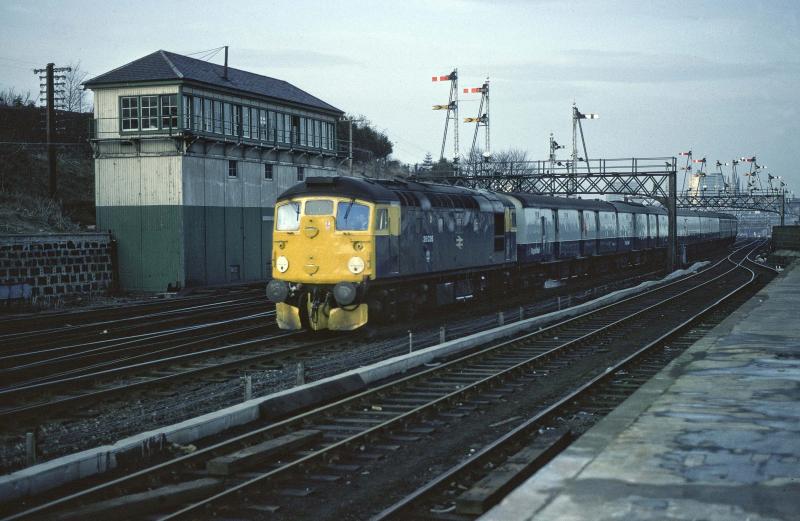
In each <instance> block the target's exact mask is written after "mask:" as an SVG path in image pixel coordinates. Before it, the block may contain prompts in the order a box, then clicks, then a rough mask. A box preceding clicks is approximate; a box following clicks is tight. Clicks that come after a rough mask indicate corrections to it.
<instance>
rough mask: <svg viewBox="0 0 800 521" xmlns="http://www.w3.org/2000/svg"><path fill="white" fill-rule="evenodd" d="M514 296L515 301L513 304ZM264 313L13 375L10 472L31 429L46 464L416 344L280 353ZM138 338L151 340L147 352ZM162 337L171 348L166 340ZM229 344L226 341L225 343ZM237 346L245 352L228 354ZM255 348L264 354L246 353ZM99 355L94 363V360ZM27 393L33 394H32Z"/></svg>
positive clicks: (373, 342) (542, 297)
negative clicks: (241, 334)
mask: <svg viewBox="0 0 800 521" xmlns="http://www.w3.org/2000/svg"><path fill="white" fill-rule="evenodd" d="M657 274H658V273H657V272H652V271H647V268H646V267H640V268H635V269H632V270H627V271H626V276H625V277H624V279H622V278H621V277H619V276H617V275H611V274H609V275H607V276H605V277H603V278H601V279H600V280H598V281H595V283H594V285H592V287H588V285H587V284H588V281H587V280H584V279H578V280H576V281H569V282H570V283H569V284H568V285H565V286H561V287H558V288H556V289H552V290H547V291H546V292H545V294H537V295H536V297H537V298H535V299H534V300H533V302H531V300H530V299H531V296H530V295H525V296H521V297H520V298H518V299H517V300H518V304H519V305H512V306H511V307H506V308H505V309H503V313H501V314H500V315H501V318H500V320H502V316H504V317H505V320H506V321H509V322H510V321H514V320H521V319H522V318H524V317H530V316H535V315H539V314H542V313H547V312H549V311H555V310H557V309H561V307H566V306H569V305H573V304H577V303H580V302H582V301H586V300H591V299H592V298H595V297H596V296H599V295H602V294H605V293H608V292H610V291H613V290H616V289H620V288H621V287H629V286H632V285H634V284H635V283H636V282H638V281H641V280H647V279H650V278H652V277H653V276H655V275H657ZM546 295H550V296H549V297H548V296H546ZM513 303H514V302H513V300H512V302H510V303H507V306H508V304H513ZM494 306H496V304H493V303H491V302H485V303H483V304H480V305H473V306H471V307H470V310H471V311H473V312H474V314H471V315H470V316H469V317H464V316H463V313H461V312H460V309H462V308H459V307H457V308H454V309H453V310H452V311H450V312H448V313H447V315H449V323H448V324H447V328H446V331H445V328H443V327H442V328H440V327H439V325H440V324H441V322H439V321H438V320H437V319H436V318H434V319H431V318H428V319H426V320H423V321H421V322H420V323H418V324H417V327H415V331H414V337H413V349H414V350H416V349H422V348H424V347H427V346H430V345H435V344H437V343H439V342H441V341H442V340H443V339H444V338H448V339H449V338H456V337H459V336H463V335H467V334H470V333H474V332H477V331H481V330H483V329H487V328H491V327H493V326H494V325H496V324H497V323H498V313H497V311H499V310H498V309H497V308H496V307H494ZM492 308H493V309H492ZM501 309H502V308H501ZM447 315H446V316H447ZM457 317H460V318H457ZM241 318H246V317H241ZM236 320H237V319H234V321H236ZM259 320H263V319H258V318H256V320H255V321H256V324H254V325H252V326H247V325H246V324H244V325H242V326H241V327H242V328H243V329H250V330H251V331H249V332H245V334H249V335H250V336H252V337H253V338H247V337H245V338H243V339H241V340H238V341H235V342H234V341H233V337H234V335H236V334H237V330H235V329H224V332H222V333H215V332H214V331H212V330H211V328H208V327H205V326H206V324H199V325H191V326H187V327H185V328H184V327H181V328H176V329H175V330H167V331H160V332H154V333H152V334H143V335H133V336H132V337H131V338H119V337H117V338H116V339H115V340H114V342H115V343H116V344H118V346H117V347H115V348H114V349H113V350H107V349H106V346H105V345H104V346H102V347H99V348H98V347H97V346H96V345H95V344H93V349H88V351H89V352H88V353H87V352H78V353H66V354H64V355H63V356H64V358H63V359H62V360H61V361H59V363H58V364H53V366H55V367H57V368H58V369H59V371H58V372H57V373H56V374H49V375H47V374H46V375H39V374H37V370H38V369H39V367H38V364H37V363H35V362H34V363H31V364H30V365H31V366H30V367H26V368H22V369H24V370H27V371H29V372H30V373H31V375H32V378H31V379H30V380H29V381H28V382H24V383H22V385H20V382H14V383H11V382H10V381H9V382H7V385H6V386H5V387H6V388H11V387H27V389H24V388H23V389H20V390H19V391H16V390H11V391H10V392H8V393H7V394H6V404H5V408H3V407H2V400H0V417H1V416H2V413H3V412H5V413H6V418H7V420H8V421H7V422H6V423H5V428H4V429H3V430H2V438H0V440H2V443H0V456H2V462H3V468H4V470H5V471H6V472H9V471H12V470H15V469H18V468H21V467H23V466H25V465H26V461H28V460H27V459H26V448H25V443H24V440H25V437H26V433H33V435H34V436H35V438H36V440H37V457H38V458H39V459H40V461H42V460H48V459H52V458H54V457H57V456H60V455H64V454H69V453H72V452H77V451H80V450H84V449H87V448H91V447H93V446H96V445H98V444H103V443H111V442H113V441H115V440H118V439H120V438H122V437H125V436H129V435H131V434H135V433H138V432H142V431H145V430H150V429H154V428H158V427H159V426H162V425H165V424H172V423H176V422H179V421H182V420H185V419H188V418H191V417H194V416H198V415H200V414H204V413H207V412H211V411H214V410H217V409H220V408H223V407H227V406H230V405H234V404H236V403H239V402H240V401H241V400H242V396H243V394H244V396H245V397H246V396H248V394H247V389H248V384H247V383H245V382H244V380H243V379H242V376H243V375H251V379H250V382H251V384H250V386H249V389H250V390H251V391H250V392H251V394H249V396H253V397H257V396H262V395H264V394H269V393H273V392H277V391H280V390H283V389H286V388H288V387H292V386H294V385H297V383H298V382H303V381H305V380H306V378H307V379H309V380H316V379H320V378H325V377H327V376H332V375H334V374H337V373H339V372H341V371H344V370H347V369H350V368H352V367H355V366H359V365H365V364H370V363H374V362H376V361H379V360H382V359H385V358H388V357H391V356H396V355H398V354H403V353H404V352H407V351H408V350H409V348H410V346H409V344H408V343H407V342H404V341H403V340H402V339H403V338H404V337H405V336H406V329H405V327H402V324H398V325H396V326H394V327H393V328H382V329H381V330H380V333H379V334H377V335H371V334H367V335H364V334H363V333H364V332H362V333H361V334H355V335H354V334H348V335H346V338H341V336H339V337H336V336H335V335H334V336H330V335H328V334H322V335H320V334H319V333H318V334H317V335H315V336H316V337H317V339H318V340H324V339H328V344H326V343H325V342H311V343H310V344H308V345H307V346H305V347H304V346H302V345H300V344H302V343H303V342H305V341H307V340H309V339H303V337H302V336H298V337H291V338H289V339H288V342H291V344H290V345H284V346H282V347H284V348H285V349H278V350H275V349H272V350H271V351H270V350H268V349H265V348H264V346H260V345H259V341H261V340H263V339H264V338H265V337H261V336H257V335H256V332H255V331H252V330H260V329H264V330H268V331H271V332H274V326H269V325H264V326H259V325H258V324H259ZM251 322H252V321H251ZM184 330H186V333H184ZM270 334H272V333H270ZM176 335H177V336H176ZM184 335H185V337H186V338H184ZM398 337H399V338H400V340H399V341H398ZM179 340H180V341H179ZM249 340H253V342H250V341H249ZM223 341H224V343H223ZM275 341H276V342H280V341H281V340H279V339H278V340H275ZM137 342H143V344H142V348H141V349H140V348H139V346H138V344H137ZM157 342H162V343H163V344H164V347H162V348H159V347H158V346H156V345H155V343H157ZM265 342H266V341H265ZM217 344H219V345H217ZM231 344H233V345H231ZM220 346H225V347H226V348H225V349H218V347H220ZM228 348H229V349H228ZM94 350H96V351H97V352H93V351H94ZM115 351H116V353H115ZM228 351H233V352H236V355H235V356H229V355H226V352H228ZM248 353H250V354H252V355H254V356H252V357H248V356H246V355H247V354H248ZM176 354H183V355H185V356H174V355H176ZM159 355H160V356H161V357H162V359H161V360H160V361H159V358H158V357H159ZM115 356H118V358H115ZM92 359H95V362H94V363H90V361H91V360H92ZM98 359H99V360H98ZM143 362H149V363H143ZM82 363H84V364H85V365H81V364H82ZM70 364H72V367H69V366H70ZM160 364H163V365H160ZM43 365H44V366H45V367H47V366H48V364H47V363H45V364H43ZM25 384H27V385H25ZM26 393H29V396H30V397H31V398H30V399H29V400H27V401H26V400H25V394H26ZM20 396H22V397H23V398H22V399H20ZM122 411H126V412H124V413H123V412H122Z"/></svg>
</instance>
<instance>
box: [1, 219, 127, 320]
mask: <svg viewBox="0 0 800 521" xmlns="http://www.w3.org/2000/svg"><path fill="white" fill-rule="evenodd" d="M111 248H112V245H111V236H110V234H108V233H74V234H47V235H0V306H3V305H11V304H14V303H24V304H31V305H34V306H38V307H52V306H56V305H58V304H60V303H62V302H64V301H68V300H71V299H75V298H77V297H79V296H91V295H92V294H95V295H96V294H105V293H107V291H108V290H109V289H110V288H111V286H112V282H113V274H114V267H113V265H112V262H113V261H112V256H113V255H112V251H111Z"/></svg>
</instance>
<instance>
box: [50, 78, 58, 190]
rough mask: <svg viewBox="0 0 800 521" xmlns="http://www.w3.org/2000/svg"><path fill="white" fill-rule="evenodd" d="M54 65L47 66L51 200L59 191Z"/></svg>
mask: <svg viewBox="0 0 800 521" xmlns="http://www.w3.org/2000/svg"><path fill="white" fill-rule="evenodd" d="M54 67H55V65H54V64H52V63H48V64H47V172H48V179H49V186H50V198H51V199H55V198H56V193H57V191H58V178H57V177H56V149H55V146H54V145H53V138H54V137H55V134H56V107H55V97H56V94H55V85H54V83H55V79H54V76H53V75H54V72H53V68H54Z"/></svg>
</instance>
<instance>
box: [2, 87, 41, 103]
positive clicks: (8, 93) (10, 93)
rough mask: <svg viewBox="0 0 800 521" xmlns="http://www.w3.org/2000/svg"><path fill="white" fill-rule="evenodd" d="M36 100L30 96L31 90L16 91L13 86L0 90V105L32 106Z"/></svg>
mask: <svg viewBox="0 0 800 521" xmlns="http://www.w3.org/2000/svg"><path fill="white" fill-rule="evenodd" d="M35 104H36V102H35V101H34V99H33V98H32V97H31V91H28V92H26V93H24V94H23V93H22V92H17V91H16V90H15V89H14V87H9V88H7V89H3V90H2V91H0V107H33V106H35Z"/></svg>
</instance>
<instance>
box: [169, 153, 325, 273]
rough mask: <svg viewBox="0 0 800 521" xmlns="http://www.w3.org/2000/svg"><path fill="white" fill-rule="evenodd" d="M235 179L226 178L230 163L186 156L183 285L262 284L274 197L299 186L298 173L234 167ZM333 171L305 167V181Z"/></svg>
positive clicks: (257, 165) (280, 167) (249, 164)
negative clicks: (266, 174) (266, 175)
mask: <svg viewBox="0 0 800 521" xmlns="http://www.w3.org/2000/svg"><path fill="white" fill-rule="evenodd" d="M237 169H238V175H237V176H236V177H231V176H229V175H228V160H227V159H217V158H209V157H196V156H186V157H185V158H184V163H183V193H184V207H183V222H184V233H183V236H184V245H185V250H186V257H185V258H186V268H185V270H186V284H187V286H192V285H206V284H225V283H231V282H244V281H255V280H264V279H266V278H267V277H268V276H269V273H270V270H269V268H268V266H267V265H268V263H269V262H270V256H271V253H272V250H271V247H272V227H273V208H274V206H275V199H276V196H277V194H279V193H280V192H282V191H284V190H285V189H287V188H288V187H290V186H292V185H293V184H295V183H296V182H297V168H296V167H293V166H288V165H277V164H276V165H273V179H272V180H267V179H265V178H264V164H263V163H260V162H255V161H241V160H239V161H237ZM333 173H334V171H333V170H326V169H321V168H310V167H306V175H332V174H333Z"/></svg>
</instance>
